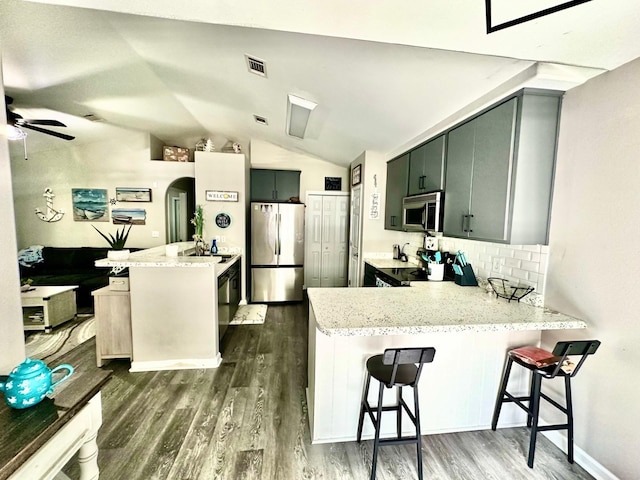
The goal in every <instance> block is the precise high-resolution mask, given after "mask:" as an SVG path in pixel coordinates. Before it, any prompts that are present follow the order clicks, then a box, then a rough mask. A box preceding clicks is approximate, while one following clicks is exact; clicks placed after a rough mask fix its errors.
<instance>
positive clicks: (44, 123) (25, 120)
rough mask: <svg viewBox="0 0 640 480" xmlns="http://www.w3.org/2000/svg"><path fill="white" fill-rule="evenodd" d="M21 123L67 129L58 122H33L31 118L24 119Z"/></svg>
mask: <svg viewBox="0 0 640 480" xmlns="http://www.w3.org/2000/svg"><path fill="white" fill-rule="evenodd" d="M19 123H22V124H25V123H30V124H31V125H48V126H50V127H66V125H65V124H64V123H62V122H59V121H58V120H32V119H30V118H23V119H22V120H20V121H19Z"/></svg>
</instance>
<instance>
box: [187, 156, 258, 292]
mask: <svg viewBox="0 0 640 480" xmlns="http://www.w3.org/2000/svg"><path fill="white" fill-rule="evenodd" d="M195 163H196V168H195V172H196V204H200V205H202V206H203V208H204V219H205V221H204V225H203V229H202V235H203V237H204V240H205V242H207V243H208V244H209V245H211V240H212V239H213V238H215V239H216V240H217V245H218V248H220V249H233V251H238V252H240V253H241V254H242V255H243V257H242V258H243V264H242V267H241V268H242V269H246V266H247V256H246V254H247V245H246V243H247V210H248V208H249V199H248V190H246V189H245V185H246V175H247V168H248V164H249V160H248V159H247V158H246V157H245V155H244V154H242V153H240V154H236V153H216V152H212V153H210V152H196V153H195ZM207 190H225V191H234V192H238V201H237V202H217V201H207V200H206V191H207ZM219 213H226V214H228V215H229V216H230V217H231V225H230V226H229V227H227V228H224V229H223V228H220V227H218V226H217V225H216V223H215V217H216V215H218V214H219ZM246 277H247V276H246V275H245V274H244V272H243V275H242V299H243V300H246V298H247V297H246Z"/></svg>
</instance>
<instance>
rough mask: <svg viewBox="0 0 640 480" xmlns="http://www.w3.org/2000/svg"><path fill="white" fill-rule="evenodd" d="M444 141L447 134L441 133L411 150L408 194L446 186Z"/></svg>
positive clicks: (416, 193)
mask: <svg viewBox="0 0 640 480" xmlns="http://www.w3.org/2000/svg"><path fill="white" fill-rule="evenodd" d="M444 143H445V136H444V135H440V136H439V137H436V138H435V139H433V140H430V141H429V142H427V143H425V144H424V145H421V146H419V147H418V148H416V149H414V150H412V151H411V153H410V157H409V191H408V195H418V194H420V193H427V192H432V191H434V190H442V189H443V188H444Z"/></svg>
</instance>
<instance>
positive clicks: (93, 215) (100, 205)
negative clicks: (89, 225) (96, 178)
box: [71, 188, 109, 222]
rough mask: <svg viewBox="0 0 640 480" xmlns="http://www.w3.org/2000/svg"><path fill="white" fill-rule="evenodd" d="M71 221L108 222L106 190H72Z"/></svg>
mask: <svg viewBox="0 0 640 480" xmlns="http://www.w3.org/2000/svg"><path fill="white" fill-rule="evenodd" d="M71 201H72V203H73V219H74V220H75V221H76V222H108V221H109V215H108V199H107V190H106V189H102V188H72V189H71Z"/></svg>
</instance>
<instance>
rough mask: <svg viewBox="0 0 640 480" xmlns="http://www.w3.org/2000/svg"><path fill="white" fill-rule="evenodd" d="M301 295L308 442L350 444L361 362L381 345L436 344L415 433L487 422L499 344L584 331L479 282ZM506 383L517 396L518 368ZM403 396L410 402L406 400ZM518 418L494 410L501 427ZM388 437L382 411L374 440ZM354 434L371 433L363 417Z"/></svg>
mask: <svg viewBox="0 0 640 480" xmlns="http://www.w3.org/2000/svg"><path fill="white" fill-rule="evenodd" d="M307 293H308V296H309V362H308V369H309V372H308V374H309V375H308V378H309V384H308V391H307V397H308V405H309V422H310V429H311V439H312V442H313V443H326V442H340V441H353V440H355V438H356V431H357V426H358V414H359V410H360V400H361V396H362V390H363V385H364V380H365V362H366V360H367V358H369V357H370V356H372V355H376V354H379V353H382V352H383V351H384V349H385V348H392V347H435V349H436V355H435V359H434V362H433V363H431V364H429V365H426V366H425V367H424V370H423V373H422V376H421V379H420V385H419V392H420V406H421V408H420V413H421V427H422V432H423V434H430V433H445V432H459V431H466V430H483V429H488V428H489V427H490V423H491V416H492V413H493V406H494V401H495V398H496V394H497V391H498V384H499V381H500V378H501V374H502V368H503V362H504V355H505V352H506V351H507V350H508V349H509V348H513V347H516V346H520V345H525V344H533V345H538V344H539V343H540V332H541V331H542V330H552V329H584V328H586V324H585V323H584V322H583V321H581V320H578V319H575V318H572V317H569V316H566V315H563V314H560V313H557V312H552V311H549V310H547V309H543V308H539V307H533V306H531V305H526V304H522V303H517V302H511V303H509V302H507V300H505V299H501V298H496V297H495V296H493V295H490V294H488V293H487V292H486V291H484V290H483V289H481V288H478V287H460V286H458V285H456V284H454V283H453V282H417V283H415V284H412V286H410V287H403V288H310V289H308V290H307ZM567 336H568V337H573V336H576V334H575V332H574V333H568V335H567ZM521 370H524V369H521ZM510 386H511V387H512V388H510V391H511V390H512V391H514V392H516V393H518V392H522V393H523V394H524V392H526V391H527V389H528V377H527V375H526V373H525V372H515V371H514V372H512V375H511V381H510ZM387 395H388V396H387ZM376 397H377V388H371V390H370V398H369V401H370V403H371V404H372V405H375V404H377V398H376ZM392 397H393V398H392ZM384 398H385V401H384V403H385V404H391V403H395V392H394V391H393V389H385V397H384ZM406 401H407V402H408V403H409V404H412V400H409V398H408V397H407V399H406ZM524 421H525V417H524V413H523V412H522V411H521V410H520V409H518V408H517V407H514V406H513V405H505V406H504V407H503V412H502V415H501V418H500V426H501V427H502V426H508V425H522V424H524ZM410 423H411V422H408V421H406V422H404V423H403V425H404V426H405V428H406V430H404V434H406V435H415V431H412V427H413V426H412V425H410ZM409 426H410V427H411V428H409ZM392 435H395V421H394V420H393V418H392V417H388V420H387V421H383V422H382V436H392ZM363 438H373V427H372V426H371V422H365V429H364V430H363Z"/></svg>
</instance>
